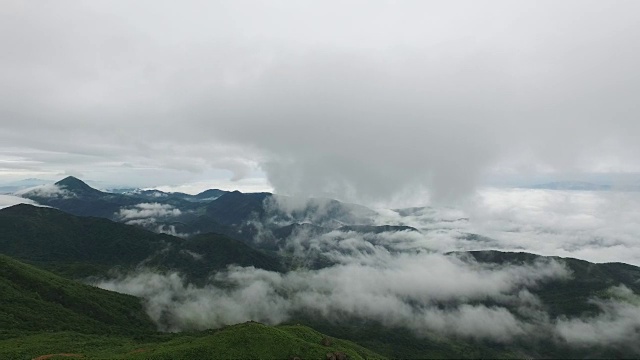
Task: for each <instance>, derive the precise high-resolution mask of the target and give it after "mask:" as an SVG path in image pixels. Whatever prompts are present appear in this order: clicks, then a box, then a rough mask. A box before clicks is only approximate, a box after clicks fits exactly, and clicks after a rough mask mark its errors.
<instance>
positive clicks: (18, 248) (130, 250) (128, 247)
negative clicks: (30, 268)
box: [0, 204, 282, 279]
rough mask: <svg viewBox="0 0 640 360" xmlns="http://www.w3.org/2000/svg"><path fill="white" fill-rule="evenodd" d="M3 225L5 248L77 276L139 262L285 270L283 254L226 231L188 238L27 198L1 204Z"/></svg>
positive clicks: (204, 271)
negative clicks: (33, 202)
mask: <svg viewBox="0 0 640 360" xmlns="http://www.w3.org/2000/svg"><path fill="white" fill-rule="evenodd" d="M0 229H2V231H3V236H2V237H0V253H3V254H6V255H9V256H12V257H15V258H18V259H20V260H23V261H27V262H30V263H33V264H37V265H39V266H42V267H45V268H47V269H50V270H52V271H55V272H57V273H59V274H63V275H67V276H72V277H86V276H90V275H100V274H105V273H106V271H107V270H109V269H111V268H113V267H121V268H123V269H132V268H134V267H136V266H138V265H146V266H153V267H158V268H163V269H177V270H182V271H184V272H185V275H187V276H188V277H189V278H191V279H199V278H204V277H206V276H207V275H208V274H209V272H210V271H214V270H219V269H223V268H225V267H226V266H228V265H231V264H238V265H243V266H255V267H258V268H264V269H267V270H274V271H278V270H282V269H281V265H280V261H279V260H278V259H277V258H275V257H273V256H269V255H266V254H264V253H262V252H260V251H258V250H254V249H252V248H250V247H248V246H247V245H245V244H244V243H242V242H240V241H237V240H234V239H230V238H228V237H225V236H222V235H216V234H204V235H199V236H195V237H193V238H190V239H188V240H185V239H181V238H178V237H174V236H170V235H166V234H156V233H153V232H150V231H147V230H144V229H140V228H138V227H135V226H131V225H125V224H121V223H117V222H113V221H110V220H107V219H102V218H95V217H81V216H74V215H70V214H67V213H64V212H62V211H60V210H56V209H52V208H43V207H36V206H32V205H26V204H19V205H15V206H12V207H8V208H5V209H1V210H0Z"/></svg>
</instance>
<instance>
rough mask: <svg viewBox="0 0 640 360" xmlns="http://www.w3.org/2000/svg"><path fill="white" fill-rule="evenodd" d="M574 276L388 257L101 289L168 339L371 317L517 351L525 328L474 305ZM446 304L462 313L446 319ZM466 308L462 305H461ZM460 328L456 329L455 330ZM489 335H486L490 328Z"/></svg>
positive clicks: (511, 298)
mask: <svg viewBox="0 0 640 360" xmlns="http://www.w3.org/2000/svg"><path fill="white" fill-rule="evenodd" d="M568 276H570V274H569V273H568V272H567V270H566V269H565V268H564V267H563V266H562V264H560V263H557V262H553V261H551V262H549V261H547V262H540V263H536V264H534V265H523V266H515V265H513V266H504V267H496V266H490V265H482V264H477V263H473V262H466V261H462V260H460V259H458V258H456V257H453V256H443V255H439V254H428V253H422V254H413V255H408V254H407V255H400V256H391V255H388V256H387V258H386V259H383V261H379V262H376V263H372V264H360V263H358V262H357V261H354V262H352V263H350V264H341V265H336V266H333V267H330V268H325V269H321V270H317V271H308V270H299V271H292V272H289V273H287V274H279V273H274V272H269V271H265V270H258V269H255V268H253V267H248V268H241V267H230V268H229V269H228V270H227V271H224V272H221V273H218V274H216V275H215V281H216V283H220V282H222V283H225V284H227V285H226V286H225V287H216V286H214V285H207V286H205V287H202V288H196V287H194V286H192V285H185V282H184V280H183V279H182V278H181V277H180V276H179V275H178V274H175V273H174V274H168V275H160V274H154V273H151V272H142V273H138V274H134V275H129V276H127V277H125V278H121V279H115V280H105V281H102V282H100V283H98V284H97V286H99V287H102V288H106V289H110V290H114V291H119V292H125V293H129V294H133V295H137V296H141V297H143V298H145V299H146V302H147V309H148V312H149V313H150V315H151V317H152V318H153V319H154V320H155V321H157V322H158V323H160V324H162V326H164V328H165V329H169V330H177V329H185V328H199V329H202V328H210V327H219V326H222V325H226V324H232V323H237V322H241V321H247V320H255V321H262V322H267V323H271V324H275V323H279V322H282V321H285V320H287V319H289V318H290V317H291V316H292V314H293V313H295V312H298V311H305V312H312V313H314V312H315V313H319V314H321V315H322V316H323V317H325V318H327V319H332V320H335V321H337V320H339V319H340V318H342V317H344V316H354V317H363V318H367V319H373V320H377V321H380V322H382V323H383V324H385V325H389V326H405V327H408V328H409V329H411V330H413V331H415V332H416V333H418V334H423V335H424V334H426V333H428V332H438V331H442V332H445V333H447V334H452V335H459V336H465V337H471V338H479V339H485V338H488V339H492V340H495V341H509V340H510V339H512V338H513V337H515V336H519V335H521V334H522V333H523V331H524V330H522V328H523V327H524V326H525V325H523V324H521V323H520V321H519V320H517V319H516V317H514V315H512V314H511V313H510V312H509V311H508V310H506V308H504V307H501V306H499V305H498V306H496V307H485V306H477V305H468V304H466V302H469V301H473V300H487V299H493V300H494V301H496V302H497V303H498V304H500V303H503V304H504V303H513V302H519V303H522V304H525V305H526V304H529V303H530V301H522V300H519V299H520V297H519V295H518V294H519V293H520V292H522V290H523V289H525V288H527V287H535V286H536V285H537V284H538V283H541V282H545V281H548V280H552V279H558V278H566V277H568ZM438 304H449V305H453V307H452V308H450V309H448V310H442V309H441V308H439V307H438ZM456 304H457V305H456ZM454 320H455V321H454ZM488 320H491V321H493V322H492V324H493V326H491V328H490V329H487V328H486V326H487V325H486V323H485V324H484V326H485V330H483V331H480V330H481V328H482V326H483V323H484V322H486V321H488Z"/></svg>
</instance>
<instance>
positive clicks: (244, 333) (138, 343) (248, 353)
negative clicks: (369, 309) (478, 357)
mask: <svg viewBox="0 0 640 360" xmlns="http://www.w3.org/2000/svg"><path fill="white" fill-rule="evenodd" d="M0 336H2V334H1V333H0ZM324 337H325V336H324V335H322V334H321V333H319V332H317V331H315V330H313V329H311V328H308V327H305V326H267V325H263V324H259V323H252V322H249V323H243V324H237V325H232V326H228V327H225V328H223V329H220V330H210V331H204V332H199V333H185V334H149V335H148V336H138V337H125V336H119V335H106V336H104V335H87V334H80V333H75V332H57V333H23V334H20V336H9V335H7V334H5V335H4V338H1V337H0V358H2V359H32V358H34V357H37V356H41V355H47V354H59V353H72V354H80V355H82V356H84V357H87V358H106V359H258V358H261V359H288V358H290V357H293V356H298V357H300V358H301V359H324V358H325V355H326V354H327V353H328V352H335V351H341V352H344V353H345V354H347V356H349V359H380V358H383V357H382V356H381V355H379V354H376V353H374V352H372V351H370V350H367V349H365V348H363V347H361V346H359V345H356V344H354V343H352V342H349V341H345V340H338V339H333V338H332V339H331V345H330V346H323V345H321V344H320V342H321V340H322V339H323V338H324Z"/></svg>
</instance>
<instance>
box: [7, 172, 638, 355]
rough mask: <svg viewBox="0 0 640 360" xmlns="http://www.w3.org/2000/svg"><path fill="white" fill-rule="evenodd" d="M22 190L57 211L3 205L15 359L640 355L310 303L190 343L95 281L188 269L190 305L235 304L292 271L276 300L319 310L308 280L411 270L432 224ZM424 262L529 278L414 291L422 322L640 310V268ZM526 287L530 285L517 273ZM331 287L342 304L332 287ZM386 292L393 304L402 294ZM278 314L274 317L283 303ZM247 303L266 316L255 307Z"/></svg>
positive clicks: (324, 205) (323, 204) (529, 257)
mask: <svg viewBox="0 0 640 360" xmlns="http://www.w3.org/2000/svg"><path fill="white" fill-rule="evenodd" d="M20 194H21V196H23V197H25V198H29V199H32V200H34V201H36V202H38V203H39V204H41V205H45V206H46V207H42V206H33V205H26V204H20V205H15V206H12V207H8V208H5V209H0V231H1V234H2V236H1V237H0V254H3V255H0V275H1V278H0V287H2V289H3V294H6V295H5V296H3V299H2V301H3V308H2V310H1V311H0V336H1V337H0V356H4V357H35V356H39V355H44V354H56V353H78V354H82V355H85V356H89V357H106V358H112V357H118V358H136V357H141V358H179V357H190V358H193V357H203V356H204V357H212V358H226V357H229V356H231V357H268V358H272V357H278V358H281V357H299V358H316V357H325V356H326V358H327V359H330V358H336V359H337V358H340V357H341V356H346V357H347V358H353V359H355V358H382V357H391V358H478V357H490V358H520V357H573V358H575V357H580V358H583V357H636V356H637V355H639V354H640V349H639V348H638V346H637V345H636V344H637V342H633V341H626V342H614V341H611V342H607V341H601V342H598V341H596V342H594V341H592V342H587V343H580V345H575V344H573V343H571V342H570V341H569V340H566V339H569V338H566V337H565V340H562V339H559V338H558V336H559V335H553V336H552V335H549V336H544V335H539V336H534V337H532V336H516V337H515V338H513V339H512V340H510V341H503V340H495V339H485V338H479V337H473V336H471V337H468V336H467V337H464V336H460V335H451V334H448V333H439V332H438V331H436V330H424V331H422V332H415V331H412V330H411V329H410V328H407V327H404V326H402V325H401V324H398V323H393V322H389V321H386V320H385V318H369V317H367V316H366V315H364V314H366V312H365V311H360V310H359V307H358V306H356V307H355V308H354V310H349V308H347V307H342V309H344V313H343V314H338V316H337V318H338V319H339V320H336V317H335V316H329V315H328V314H326V313H323V312H322V311H319V310H317V309H316V310H313V309H311V308H305V307H299V308H295V309H294V311H292V312H291V314H290V316H289V317H288V318H283V319H281V320H279V321H275V322H276V323H279V324H280V325H278V326H268V325H263V324H258V323H254V322H249V323H240V324H237V325H231V326H226V327H222V328H219V329H211V330H205V331H202V330H201V327H199V326H194V327H193V328H188V327H187V328H185V329H182V330H183V331H185V332H178V333H175V334H171V333H163V332H157V328H158V327H159V326H160V325H161V324H159V323H157V320H156V318H157V317H150V315H149V314H150V311H152V308H151V307H152V306H153V302H154V301H157V298H153V299H152V298H147V297H145V296H144V295H143V298H142V299H138V298H135V297H133V296H130V295H123V294H119V293H115V292H111V291H107V290H102V289H98V288H95V287H93V286H91V284H94V285H95V284H99V283H100V282H101V281H121V280H122V279H125V278H127V277H128V276H129V277H131V276H133V275H132V274H138V273H140V272H147V273H148V272H152V273H157V274H165V275H167V276H169V274H180V276H181V278H180V279H182V280H184V281H185V284H186V285H184V286H185V287H184V288H183V290H178V292H177V293H176V294H180V291H186V292H187V293H188V294H185V295H184V296H187V297H189V296H195V295H191V294H198V291H200V292H202V293H203V294H204V293H206V294H209V295H207V296H214V299H216V297H215V296H232V295H230V294H232V292H233V291H234V289H235V288H236V287H238V286H239V287H240V288H241V289H242V284H241V283H238V281H242V279H243V277H248V276H249V274H252V275H251V276H253V274H256V276H258V278H259V280H258V281H257V282H254V283H252V284H253V285H251V286H249V287H248V288H246V289H244V290H241V291H242V292H241V294H244V295H242V296H254V295H251V294H253V293H256V294H257V293H260V291H262V290H260V289H264V288H265V286H267V285H266V284H267V283H268V282H269V281H275V282H276V283H284V282H285V281H289V280H287V279H289V278H291V279H294V280H291V281H292V282H291V284H288V283H286V284H284V285H283V287H282V288H275V289H273V290H269V291H272V292H273V294H271V295H270V296H277V297H276V298H282V299H289V298H291V299H294V300H295V301H297V302H299V303H303V304H304V303H305V302H310V301H320V299H315V300H314V299H313V298H311V297H309V296H311V295H309V294H306V293H304V292H302V293H298V291H299V290H297V289H298V288H302V289H305V288H306V287H313V286H315V285H313V284H311V283H308V284H306V285H305V281H307V280H304V279H314V277H322V278H323V279H324V281H323V282H322V283H321V286H322V284H333V283H336V281H347V282H348V281H349V279H348V278H346V279H335V277H336V276H346V277H349V276H350V275H353V276H354V277H356V276H358V271H362V269H363V268H362V266H374V265H375V263H374V265H369V262H371V261H393V259H398V258H399V259H404V258H406V259H407V261H412V259H415V256H416V254H418V255H419V254H421V253H422V252H424V250H421V249H416V248H413V247H408V246H406V245H403V244H404V243H400V245H401V246H400V245H398V243H397V242H398V241H399V240H398V239H405V238H406V239H413V238H414V237H416V236H421V234H422V230H421V229H417V228H414V227H411V226H406V225H402V226H401V225H385V224H380V223H379V221H378V220H374V219H373V218H374V216H375V211H374V210H371V209H368V208H366V207H363V206H360V205H355V204H347V203H342V202H339V201H336V200H331V199H305V200H304V201H300V200H299V199H292V198H288V197H284V196H279V195H274V194H270V193H249V194H243V193H240V192H237V191H235V192H225V191H221V190H215V189H213V190H207V191H205V192H203V193H201V194H198V195H188V194H182V193H165V192H160V191H156V190H128V191H125V192H121V193H115V192H103V191H100V190H97V189H94V188H92V187H90V186H89V185H87V184H86V183H84V182H82V181H81V180H79V179H77V178H73V177H68V178H65V179H63V180H61V181H59V182H57V183H56V184H55V185H54V186H47V185H44V186H41V187H36V188H32V189H30V190H27V191H24V192H21V193H20ZM416 211H423V209H422V210H416V209H413V210H411V209H406V210H402V209H399V210H397V211H396V212H397V213H407V214H410V215H411V214H414V213H415V212H416ZM461 236H462V237H465V239H467V240H468V241H474V239H480V240H482V239H488V238H486V237H483V236H481V235H477V234H467V233H464V234H461ZM480 240H478V241H480ZM489 240H490V239H489ZM402 241H404V240H402ZM439 256H440V255H439ZM344 259H349V261H350V262H349V263H347V262H345V261H346V260H344ZM425 259H435V260H437V261H443V264H445V265H446V264H454V265H455V266H458V267H459V268H460V269H471V270H470V271H471V272H470V273H469V274H473V273H474V272H477V273H485V274H486V275H487V276H496V282H497V285H496V286H502V285H504V284H509V282H510V281H521V282H522V283H519V282H518V283H517V284H520V285H517V284H516V283H514V284H516V285H513V284H512V285H508V286H507V288H512V287H513V289H514V290H513V292H509V293H503V292H500V293H499V295H498V296H493V295H486V296H479V297H469V295H460V296H457V297H447V298H442V299H438V298H437V297H436V298H435V300H429V301H430V302H429V303H420V302H419V301H418V300H415V299H420V298H419V297H418V298H411V299H414V300H408V301H407V302H405V303H403V305H402V306H405V307H408V308H407V309H408V311H411V312H414V313H415V314H419V313H420V312H421V311H425V307H426V306H434V307H435V309H436V310H434V311H436V313H438V311H439V312H440V313H446V312H447V311H454V312H455V311H458V310H456V309H481V310H482V309H486V312H489V313H498V314H502V313H505V312H508V313H509V314H514V315H513V320H510V321H516V322H517V323H518V324H523V325H518V326H519V327H520V328H522V329H526V328H527V327H532V328H535V329H547V330H548V331H549V332H552V331H556V330H553V329H556V328H561V327H562V326H564V327H562V328H561V329H564V330H566V329H569V330H572V329H573V328H571V326H574V327H575V326H583V327H587V326H589V324H590V323H587V321H593V322H597V321H600V322H606V321H610V323H611V324H610V325H607V326H609V327H610V328H611V329H613V328H614V324H617V323H614V322H613V320H611V319H609V318H607V317H612V316H617V315H616V314H617V312H621V311H622V312H623V311H627V309H634V307H633V306H636V305H637V303H638V299H640V297H638V296H637V295H635V294H639V293H640V268H638V267H635V266H632V265H628V264H622V263H605V264H596V263H590V262H587V261H583V260H578V259H571V258H559V257H545V256H539V255H534V254H529V253H523V252H520V253H517V252H502V251H495V250H485V251H462V252H460V251H458V252H451V253H446V254H442V255H441V257H438V258H434V257H428V256H427V257H425ZM354 263H356V264H358V265H357V266H354V265H353V264H354ZM350 266H351V267H350ZM237 269H244V270H237ZM340 269H351V270H348V271H344V272H341V271H340ZM549 269H551V270H549ZM435 270H436V271H438V269H435ZM243 271H244V272H243ZM456 271H460V270H456ZM535 272H540V274H541V275H535V274H534V275H535V276H538V277H535V276H534V277H532V278H531V279H533V280H531V279H529V280H526V279H528V276H529V277H530V276H533V275H532V274H531V273H535ZM547 273H548V274H547ZM545 274H547V275H545ZM558 274H560V275H558ZM238 276H240V277H239V278H238ZM331 276H333V277H334V278H331ZM385 276H387V275H385ZM412 276H414V275H412ZM415 276H419V274H416V275H415ZM466 276H471V275H466ZM511 278H513V279H525V280H508V279H511ZM114 279H115V280H114ZM118 279H119V280H118ZM260 279H261V280H260ZM274 279H276V280H274ZM462 279H463V280H464V277H463V278H462ZM252 281H254V280H252ZM380 281H383V279H382V278H381V279H380ZM425 281H426V280H425ZM381 284H382V283H381ZM172 286H174V285H172ZM361 286H362V284H359V283H358V282H354V283H353V284H352V285H351V286H350V287H349V289H352V290H353V291H354V292H357V291H358V289H359V288H360V287H361ZM390 286H391V287H392V288H395V287H402V286H403V285H402V284H391V285H390ZM480 290H481V292H482V291H484V290H482V289H480ZM154 291H155V290H154ZM322 291H324V292H325V293H327V296H328V295H329V293H330V292H331V291H332V289H329V288H328V289H323V290H322ZM376 291H377V290H375V286H374V293H375V292H376ZM385 291H389V290H384V288H382V287H381V288H380V290H379V292H380V293H381V294H385ZM402 291H407V293H406V294H413V292H412V291H410V290H402ZM416 291H418V290H416ZM510 291H511V290H510ZM167 294H169V293H167ZM305 294H306V295H305ZM488 294H489V293H488ZM153 296H159V295H158V294H154V295H153ZM162 296H165V295H162ZM167 296H168V295H167ZM340 296H342V297H339V298H334V299H333V300H332V301H337V302H338V303H340V302H341V301H343V299H344V298H345V297H346V298H348V297H349V293H348V292H347V293H345V294H342V295H340ZM386 296H387V298H389V299H390V298H391V294H390V293H389V294H387V295H386ZM407 296H409V295H407ZM411 296H414V295H411ZM421 296H423V297H427V298H428V297H430V296H433V295H431V294H428V293H427V294H424V295H421ZM221 299H222V298H221ZM191 300H193V299H191ZM195 300H196V302H195V304H200V306H204V304H201V303H198V301H200V300H202V301H205V299H204V298H203V299H195ZM294 300H291V301H294ZM163 301H165V300H163ZM166 301H168V302H169V303H171V301H173V300H171V299H170V298H169V299H166ZM206 301H209V300H206ZM265 301H267V302H268V301H273V300H267V299H265ZM362 301H364V300H362ZM271 305H273V306H274V309H275V308H277V307H278V306H282V305H281V304H280V305H279V304H275V303H274V304H271ZM334 305H335V304H334ZM337 305H340V304H337ZM172 306H173V305H172ZM243 306H244V305H243ZM340 306H346V305H340ZM360 306H362V307H363V309H364V308H366V307H367V306H373V305H367V304H365V303H364V302H362V303H361V304H360ZM171 309H172V308H171V307H169V308H166V309H165V310H163V311H168V310H171ZM242 310H243V311H246V312H248V313H252V309H242ZM154 311H155V310H154ZM394 311H395V309H392V308H390V309H389V312H391V313H393V312H394ZM429 311H432V310H429ZM474 311H478V310H474ZM483 311H484V310H483ZM156 315H157V314H156ZM162 316H164V315H162V314H161V315H160V318H162ZM416 316H418V315H416ZM460 316H462V315H460ZM578 319H579V320H578ZM585 319H587V320H585ZM589 319H591V320H589ZM607 319H609V320H607ZM434 321H435V320H434ZM493 321H495V320H490V319H489V318H487V319H486V320H485V321H484V323H485V324H486V326H487V327H491V326H493V325H496V324H492V322H493ZM616 321H617V320H616ZM607 324H609V323H607ZM498 325H499V324H498ZM616 326H617V325H616ZM445 328H446V326H445ZM314 329H315V330H314ZM625 329H626V330H625V331H630V332H631V333H629V334H628V337H629V338H630V339H633V338H634V337H635V336H637V335H638V334H640V333H639V331H640V329H638V328H633V327H630V328H625ZM194 331H195V332H194ZM318 331H320V332H322V333H324V334H326V335H323V334H322V333H319V332H318ZM451 331H454V334H456V333H464V331H460V330H456V329H453V330H451ZM522 331H525V330H522ZM567 331H568V330H567ZM612 331H613V330H612ZM562 334H564V333H562ZM634 334H635V335H634ZM603 336H604V335H603ZM338 338H342V339H345V340H338ZM77 339H83V340H82V341H80V342H79V341H77ZM243 339H244V340H243ZM249 343H250V344H251V345H250V346H246V344H249ZM24 344H27V345H24ZM243 344H245V345H243ZM28 347H31V349H28ZM273 349H275V350H273Z"/></svg>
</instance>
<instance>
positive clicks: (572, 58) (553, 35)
mask: <svg viewBox="0 0 640 360" xmlns="http://www.w3.org/2000/svg"><path fill="white" fill-rule="evenodd" d="M639 7H640V5H639V4H638V3H637V2H636V1H625V0H621V1H616V2H615V4H613V5H612V4H609V3H603V2H601V1H590V0H588V1H584V0H580V1H565V2H562V4H558V3H557V2H555V1H536V2H535V4H533V3H521V2H511V1H495V2H491V3H489V4H486V3H483V4H479V3H477V2H473V1H454V2H446V3H431V2H414V1H407V2H387V1H376V2H373V3H370V2H367V3H363V2H359V1H355V2H349V3H346V4H345V3H343V2H336V1H328V2H322V3H313V2H296V3H289V2H278V3H277V4H255V3H250V4H249V3H245V2H231V3H202V2H181V3H180V4H174V3H168V2H161V3H158V2H145V1H142V2H136V3H135V4H133V3H130V2H124V1H115V2H113V1H109V2H101V1H98V2H91V3H90V4H84V3H83V4H77V3H64V4H58V3H56V4H55V5H54V4H31V3H24V2H21V1H9V2H7V3H6V4H5V6H3V9H2V11H1V12H0V34H3V35H1V36H0V42H1V43H2V44H3V48H4V49H5V51H3V53H2V55H0V65H1V66H0V79H1V81H0V84H2V85H1V86H0V95H2V96H0V98H1V99H2V101H1V102H0V109H1V111H2V115H3V117H5V118H7V119H8V121H6V122H3V123H2V125H1V130H2V131H0V143H2V144H3V145H2V147H1V148H0V154H2V155H0V160H3V159H6V160H7V161H5V162H3V163H2V165H1V166H2V167H3V168H6V169H13V170H12V171H14V170H15V171H18V170H19V171H22V172H26V171H32V172H40V173H42V172H44V173H47V172H48V173H62V172H64V171H71V172H73V171H80V172H81V173H83V174H87V176H89V177H94V178H101V179H105V180H106V181H109V180H113V179H115V178H122V177H123V176H124V177H127V178H128V179H129V181H128V182H129V183H136V184H140V183H144V182H155V181H162V182H163V183H165V184H166V183H168V182H172V183H184V182H194V181H200V180H205V179H202V177H206V176H209V175H212V172H213V171H217V170H219V171H223V172H224V174H223V175H220V174H218V176H219V177H220V176H223V177H227V178H233V179H241V178H244V177H253V176H254V175H255V174H266V176H267V177H268V180H269V182H270V183H271V185H272V186H273V187H274V189H275V191H277V192H279V193H284V194H305V195H316V196H329V197H336V198H340V199H343V200H353V201H355V200H357V201H358V202H372V201H379V200H388V199H390V198H393V197H394V196H396V195H398V193H401V192H409V193H412V192H416V191H419V190H424V189H428V190H429V192H430V194H431V197H432V198H433V199H436V200H438V199H451V198H455V197H458V196H461V195H463V194H468V193H469V192H471V190H472V189H473V188H474V187H475V185H476V184H477V183H478V182H479V181H480V180H481V178H483V177H484V176H485V175H487V174H488V173H489V174H494V175H495V174H498V175H500V174H520V175H522V174H527V173H531V172H533V173H536V172H540V171H543V172H544V171H551V172H553V171H559V172H581V171H596V172H605V173H606V172H629V171H636V172H637V171H639V170H640V163H638V160H637V159H639V158H640V156H638V155H639V154H640V146H639V145H638V142H637V141H636V139H635V138H634V137H633V136H632V134H637V133H639V132H640V128H639V126H640V125H639V122H638V121H637V117H638V109H637V99H636V96H635V95H634V94H636V93H637V92H638V90H639V89H640V81H639V79H638V76H637V68H636V64H637V63H639V62H640V52H639V51H638V50H637V49H636V48H635V47H633V46H629V44H633V43H637V42H638V35H637V34H640V28H639V27H640V22H639V21H637V17H636V16H635V14H637V13H638V11H640V8H639ZM150 9H153V10H150ZM338 9H339V10H338ZM365 9H366V10H365ZM327 24H331V25H330V26H328V25H327ZM77 29H82V31H77ZM44 34H46V36H45V35H44ZM16 39H20V40H16ZM43 114H46V116H43ZM132 119H135V121H132ZM216 169H217V170H216ZM140 185H142V186H144V185H143V184H140ZM153 185H161V184H157V183H151V184H147V186H153Z"/></svg>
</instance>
